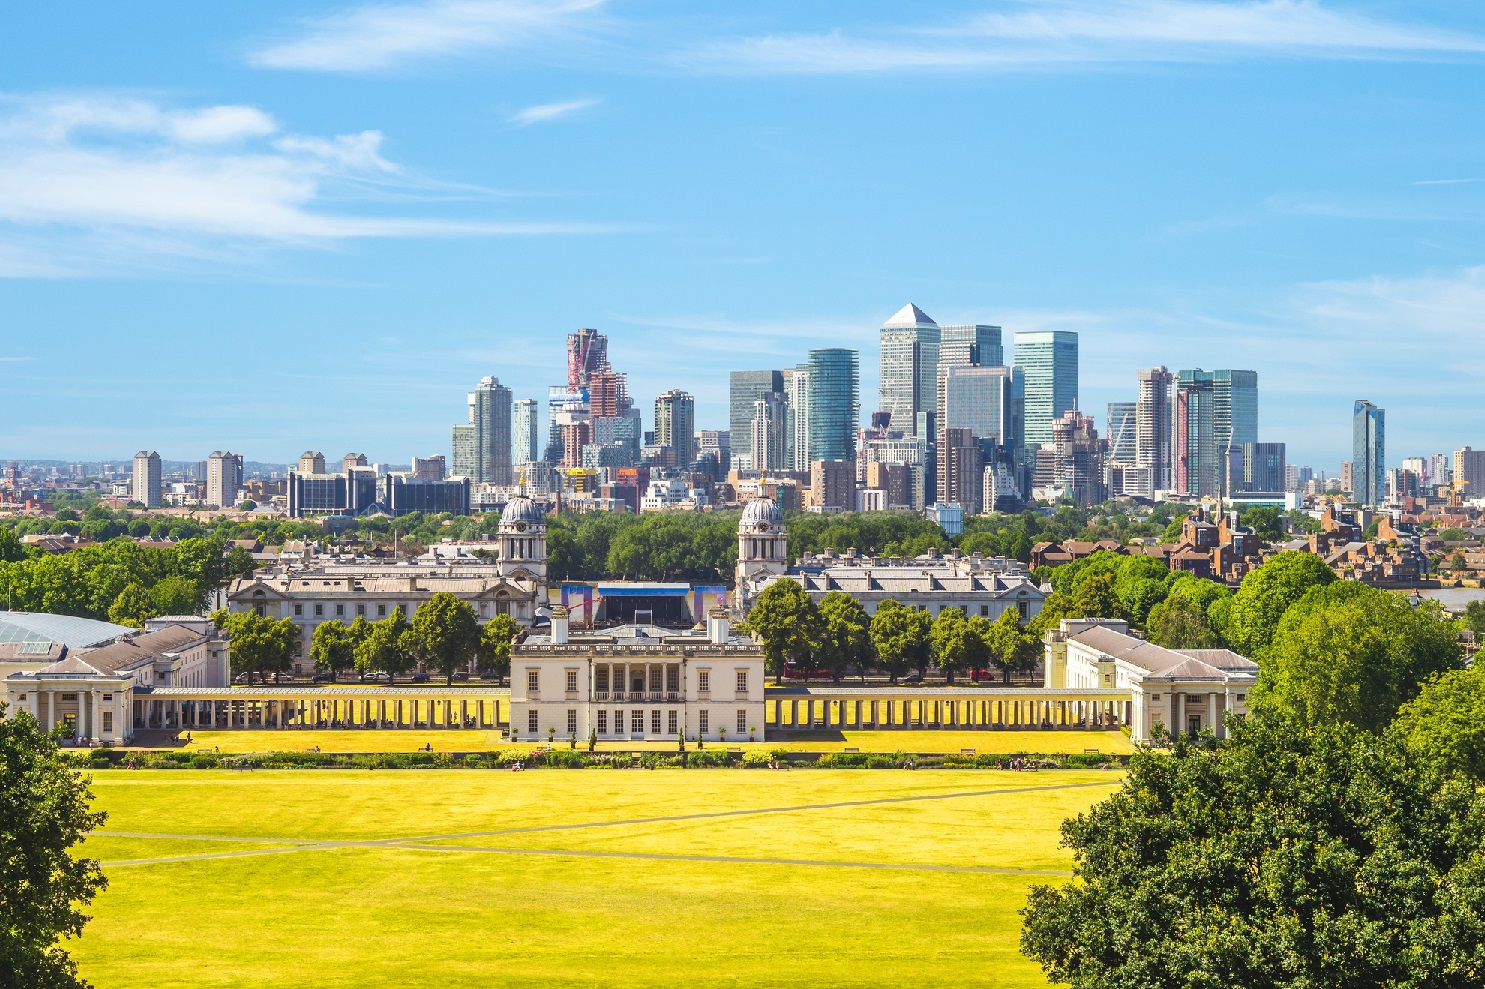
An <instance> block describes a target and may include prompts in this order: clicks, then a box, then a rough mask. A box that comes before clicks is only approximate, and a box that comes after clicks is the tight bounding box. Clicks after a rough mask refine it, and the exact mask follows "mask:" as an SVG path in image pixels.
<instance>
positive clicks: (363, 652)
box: [356, 605, 418, 678]
mask: <svg viewBox="0 0 1485 989" xmlns="http://www.w3.org/2000/svg"><path fill="white" fill-rule="evenodd" d="M417 647H418V642H417V636H416V635H414V634H413V630H412V628H411V627H410V626H409V625H408V623H407V618H406V617H404V616H403V614H402V607H401V606H400V605H399V606H398V607H396V608H393V609H392V613H391V614H390V615H388V616H387V617H386V618H383V619H382V620H381V621H379V622H372V623H371V628H370V630H369V631H368V632H367V634H366V638H365V639H364V640H363V641H362V642H361V643H360V644H359V645H358V646H356V669H357V670H360V671H362V672H371V671H379V672H382V673H386V674H388V675H390V676H392V677H394V678H395V677H396V676H398V675H399V674H402V673H406V672H407V671H408V670H409V669H411V668H412V665H413V661H414V657H415V654H416V651H417Z"/></svg>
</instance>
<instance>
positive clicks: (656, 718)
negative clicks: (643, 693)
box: [650, 711, 660, 735]
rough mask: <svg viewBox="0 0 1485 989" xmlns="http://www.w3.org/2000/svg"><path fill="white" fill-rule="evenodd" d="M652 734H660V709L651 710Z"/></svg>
mask: <svg viewBox="0 0 1485 989" xmlns="http://www.w3.org/2000/svg"><path fill="white" fill-rule="evenodd" d="M650 734H651V735H658V734H660V712H659V711H651V712H650Z"/></svg>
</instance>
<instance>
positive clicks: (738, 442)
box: [727, 371, 784, 464]
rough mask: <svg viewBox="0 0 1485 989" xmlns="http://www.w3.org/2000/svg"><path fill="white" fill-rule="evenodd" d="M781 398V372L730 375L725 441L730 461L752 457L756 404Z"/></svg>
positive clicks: (782, 389)
mask: <svg viewBox="0 0 1485 989" xmlns="http://www.w3.org/2000/svg"><path fill="white" fill-rule="evenodd" d="M769 395H775V396H778V397H779V398H780V399H782V398H783V395H784V374H783V372H782V371H733V372H732V373H731V374H730V375H729V376H728V389H727V426H728V429H727V437H728V442H729V444H730V448H731V450H732V455H733V456H734V457H742V458H746V460H747V462H748V463H750V464H751V463H752V457H753V413H754V410H755V408H756V406H757V404H758V400H759V399H762V398H766V397H767V396H769Z"/></svg>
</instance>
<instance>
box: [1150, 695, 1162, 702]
mask: <svg viewBox="0 0 1485 989" xmlns="http://www.w3.org/2000/svg"><path fill="white" fill-rule="evenodd" d="M1150 700H1152V701H1158V700H1160V695H1159V694H1151V695H1150Z"/></svg>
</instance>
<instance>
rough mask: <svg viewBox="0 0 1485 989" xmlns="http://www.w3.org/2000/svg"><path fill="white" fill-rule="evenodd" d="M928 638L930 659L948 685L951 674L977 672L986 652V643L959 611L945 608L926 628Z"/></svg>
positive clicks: (952, 679) (952, 675) (951, 679)
mask: <svg viewBox="0 0 1485 989" xmlns="http://www.w3.org/2000/svg"><path fill="white" fill-rule="evenodd" d="M928 639H929V642H930V644H931V645H932V646H933V658H934V659H935V660H936V661H937V662H938V666H939V669H941V670H943V671H944V676H946V677H947V678H948V681H949V683H950V684H952V683H953V682H954V674H955V673H958V672H960V671H962V670H970V669H978V668H979V666H980V665H981V663H982V660H983V657H984V655H985V653H986V648H985V643H984V642H983V641H982V640H981V639H980V637H979V635H978V634H976V632H975V629H974V628H973V627H972V626H971V625H970V623H969V619H968V618H965V617H964V612H963V611H961V610H960V609H958V608H944V609H943V610H942V611H940V612H939V613H938V617H937V618H935V619H934V621H933V625H932V626H931V627H930V628H929V633H928Z"/></svg>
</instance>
